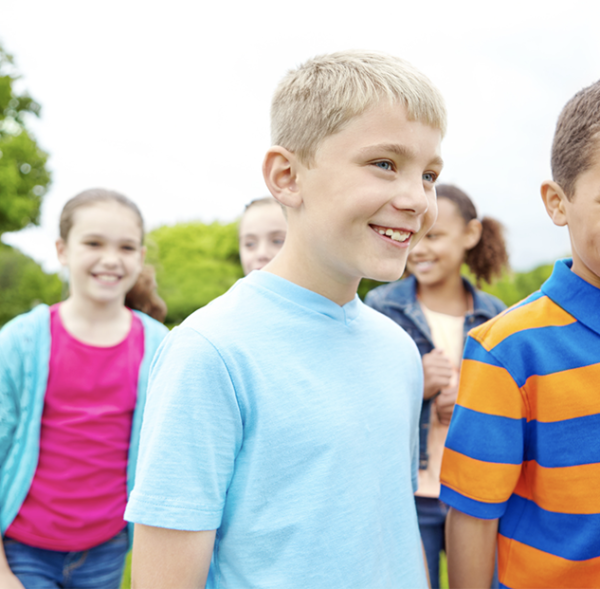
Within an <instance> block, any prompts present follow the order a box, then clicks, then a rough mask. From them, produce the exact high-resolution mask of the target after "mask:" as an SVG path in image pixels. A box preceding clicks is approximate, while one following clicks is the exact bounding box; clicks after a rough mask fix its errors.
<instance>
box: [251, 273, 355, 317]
mask: <svg viewBox="0 0 600 589" xmlns="http://www.w3.org/2000/svg"><path fill="white" fill-rule="evenodd" d="M244 280H245V281H246V282H247V283H249V284H252V285H255V286H259V287H262V288H266V289H268V290H270V291H272V292H274V293H276V294H278V295H279V296H281V297H283V298H285V299H288V300H289V301H291V302H293V303H295V304H297V305H301V306H303V307H305V308H307V309H310V310H311V311H314V312H316V313H320V314H321V315H326V316H327V317H330V318H331V319H334V320H335V321H340V322H342V323H345V324H348V323H350V322H352V321H354V319H356V317H358V314H359V313H360V308H361V305H362V303H361V301H360V298H359V297H358V295H355V296H354V298H353V299H352V300H351V301H350V302H349V303H346V304H345V305H342V306H340V305H338V304H337V303H334V302H333V301H332V300H331V299H328V298H327V297H324V296H323V295H320V294H318V293H316V292H314V291H312V290H309V289H307V288H304V287H303V286H299V285H298V284H294V283H293V282H290V281H289V280H286V279H285V278H282V277H281V276H277V275H276V274H273V273H271V272H263V271H262V270H254V271H253V272H250V274H248V276H246V278H244Z"/></svg>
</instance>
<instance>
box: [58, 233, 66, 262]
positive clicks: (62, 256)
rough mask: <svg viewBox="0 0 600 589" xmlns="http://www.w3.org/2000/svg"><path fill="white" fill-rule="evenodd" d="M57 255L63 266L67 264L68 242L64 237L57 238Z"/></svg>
mask: <svg viewBox="0 0 600 589" xmlns="http://www.w3.org/2000/svg"><path fill="white" fill-rule="evenodd" d="M56 257H57V258H58V261H59V262H60V263H61V264H62V265H63V266H66V265H67V244H66V243H65V240H64V239H63V238H62V237H59V238H58V239H57V240H56Z"/></svg>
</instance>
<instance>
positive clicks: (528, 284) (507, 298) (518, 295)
mask: <svg viewBox="0 0 600 589" xmlns="http://www.w3.org/2000/svg"><path fill="white" fill-rule="evenodd" d="M553 268H554V264H544V265H542V266H537V267H536V268H534V269H533V270H530V271H529V272H505V273H504V274H503V275H502V276H501V277H500V279H499V280H497V281H495V282H493V283H492V284H487V283H485V282H484V283H483V284H482V285H481V290H483V291H485V292H488V293H490V294H492V295H494V296H495V297H498V298H499V299H500V300H501V301H503V302H504V304H505V305H506V306H507V307H511V306H512V305H514V304H515V303H518V302H519V301H521V300H523V299H524V298H526V297H528V296H529V295H530V294H531V293H533V292H535V291H536V290H539V288H540V286H542V284H544V282H546V280H548V278H550V274H552V269H553ZM463 274H464V275H465V276H466V277H467V278H468V279H469V280H470V281H471V282H472V283H473V284H475V278H474V277H473V276H472V275H470V274H469V271H468V269H467V268H466V266H465V268H464V272H463Z"/></svg>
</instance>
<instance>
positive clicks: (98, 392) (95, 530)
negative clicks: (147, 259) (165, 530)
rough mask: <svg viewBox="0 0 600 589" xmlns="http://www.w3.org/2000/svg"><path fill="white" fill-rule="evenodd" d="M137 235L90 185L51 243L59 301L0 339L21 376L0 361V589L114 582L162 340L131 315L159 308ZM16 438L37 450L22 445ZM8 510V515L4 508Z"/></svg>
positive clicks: (130, 213)
mask: <svg viewBox="0 0 600 589" xmlns="http://www.w3.org/2000/svg"><path fill="white" fill-rule="evenodd" d="M143 238H144V229H143V221H142V217H141V214H140V212H139V210H138V208H137V206H136V205H135V204H134V203H133V202H131V201H130V200H129V199H127V198H126V197H124V196H122V195H120V194H118V193H116V192H111V191H106V190H101V189H95V190H88V191H85V192H83V193H81V194H79V195H78V196H76V197H75V198H73V199H71V200H70V201H69V202H67V204H66V205H65V207H64V209H63V212H62V215H61V219H60V238H59V239H58V241H57V243H56V248H57V253H58V258H59V260H60V262H61V263H62V264H63V265H64V266H65V267H67V268H68V270H69V286H70V294H69V297H68V298H67V300H66V301H64V302H63V303H61V304H59V305H54V306H53V307H51V308H50V309H48V308H47V307H46V308H42V309H40V307H38V308H36V309H34V311H32V312H30V313H28V314H26V315H23V316H21V317H18V318H16V319H15V320H13V321H12V322H11V323H9V324H7V326H5V328H3V330H2V332H0V336H1V337H0V353H1V354H2V355H3V356H4V357H9V355H11V354H12V355H13V356H14V357H15V358H17V361H18V360H19V359H21V358H23V361H22V362H23V366H21V367H20V368H19V369H18V370H16V374H17V375H18V374H25V375H26V376H25V377H24V378H22V379H20V380H19V378H15V377H12V378H11V370H12V371H14V370H15V367H14V363H13V362H10V363H9V362H7V363H6V364H10V366H6V365H3V364H2V363H1V362H0V387H3V388H5V389H8V388H12V389H14V390H13V391H9V394H8V395H7V396H8V397H10V393H11V392H13V393H14V395H13V396H14V398H16V402H17V404H19V405H20V407H19V410H18V411H15V416H16V417H15V418H14V427H12V428H10V427H7V428H6V431H7V432H8V433H9V434H10V435H9V436H5V435H3V434H4V431H2V430H0V434H2V435H0V439H1V440H4V439H5V438H7V439H8V442H5V443H4V444H3V445H0V489H2V490H4V489H7V491H6V492H5V493H4V496H0V499H3V500H4V501H3V502H4V503H5V505H6V506H7V507H6V508H4V507H3V508H0V509H2V510H3V512H2V513H0V516H1V517H0V521H1V522H2V524H3V525H2V532H3V542H2V544H0V586H1V587H3V588H6V589H8V588H12V587H15V588H22V587H25V588H26V589H29V588H31V589H34V588H38V587H40V588H41V587H44V588H50V587H56V588H58V587H77V588H83V587H89V588H91V587H97V588H99V589H100V588H102V589H110V588H112V587H114V588H115V589H117V588H118V587H119V586H120V581H121V575H122V570H123V565H124V558H125V555H126V553H127V550H128V548H129V537H128V530H127V526H126V522H125V521H124V520H123V513H124V511H125V505H126V502H127V496H128V490H129V489H131V488H132V486H133V477H134V471H135V461H136V459H137V440H138V434H139V427H140V424H141V414H142V409H143V403H144V401H145V388H146V380H147V374H148V368H149V364H150V360H151V357H152V355H153V354H154V351H155V350H156V348H157V346H158V344H159V342H160V340H161V339H162V337H163V336H164V335H165V333H166V328H165V327H164V326H163V325H161V324H159V323H158V322H156V321H154V320H153V319H151V318H150V317H148V316H147V315H144V314H143V313H140V312H133V311H132V310H131V308H138V309H139V308H144V309H148V310H150V312H152V313H153V314H154V315H155V316H157V317H158V318H160V319H161V320H162V319H164V315H165V313H166V307H165V306H164V303H163V302H162V301H161V300H160V299H159V298H158V296H157V295H156V293H155V292H154V291H155V287H156V283H155V281H154V276H153V273H152V271H150V270H148V269H146V270H144V271H143V262H144V256H145V247H144V246H143ZM142 271H143V274H142ZM140 275H142V276H141V278H140ZM138 278H140V280H139V281H138ZM136 283H137V284H136ZM134 286H135V287H134ZM128 293H129V298H128V300H127V303H128V305H129V307H127V306H126V305H125V297H126V295H128ZM32 333H33V334H34V336H33V337H32V335H31V334H32ZM15 349H19V350H20V351H21V353H20V354H15ZM35 355H38V356H39V362H38V363H37V364H36V366H35V367H36V368H38V365H39V366H41V368H39V370H38V371H39V372H41V371H43V370H47V378H46V382H45V390H44V387H41V395H40V394H37V395H36V392H35V390H36V389H39V388H40V387H34V386H32V385H31V384H30V383H31V381H33V380H35V379H34V378H33V377H30V378H27V376H29V372H30V369H29V368H28V365H27V358H30V360H29V361H30V364H31V363H32V362H31V356H35ZM36 362H37V360H36ZM15 381H18V384H15ZM5 383H6V384H5ZM3 394H4V391H3ZM35 406H38V407H39V412H38V417H37V419H36V418H35V417H32V416H33V415H34V414H35V413H36V412H35V411H34V410H33V411H32V410H31V407H35ZM9 417H10V415H9ZM33 421H35V422H36V423H34V424H33V425H32V422H33ZM7 422H8V424H9V426H10V422H11V420H10V418H9V419H7ZM25 431H28V432H34V434H35V435H37V436H38V437H39V443H38V444H36V445H34V444H31V438H32V434H31V433H28V434H27V435H25V434H23V432H25ZM27 446H29V450H27V451H23V450H20V449H19V448H21V447H27ZM19 452H20V454H19ZM15 456H18V457H19V458H17V459H15V458H14V457H15ZM16 460H18V461H19V468H20V474H21V475H22V474H23V473H24V471H28V470H30V471H31V472H30V473H28V474H30V476H15V475H14V474H13V475H12V476H11V474H10V473H9V471H10V468H11V463H13V462H15V461H16ZM19 481H21V482H19ZM23 481H26V482H25V483H24V482H23ZM10 505H16V506H17V509H14V508H13V511H16V513H7V511H8V510H10V507H9V506H10Z"/></svg>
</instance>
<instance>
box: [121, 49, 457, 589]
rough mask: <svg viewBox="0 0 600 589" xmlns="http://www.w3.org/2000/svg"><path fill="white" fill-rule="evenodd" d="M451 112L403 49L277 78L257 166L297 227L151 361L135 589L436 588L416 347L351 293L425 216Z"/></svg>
mask: <svg viewBox="0 0 600 589" xmlns="http://www.w3.org/2000/svg"><path fill="white" fill-rule="evenodd" d="M445 120H446V114H445V108H444V105H443V100H442V98H441V96H440V94H439V92H438V91H437V90H436V89H435V87H434V86H433V85H432V84H431V82H430V81H429V80H428V79H427V78H426V77H425V76H423V75H422V74H421V73H420V72H419V71H417V70H415V69H414V68H413V67H412V66H410V65H409V64H407V63H406V62H404V61H402V60H400V59H398V58H394V57H391V56H387V55H382V54H376V53H369V52H355V51H354V52H343V53H336V54H331V55H326V56H321V57H317V58H315V59H312V60H310V61H308V62H307V63H305V64H304V65H302V66H300V67H299V68H297V69H295V70H292V71H290V72H289V73H288V74H287V76H286V77H285V78H284V79H283V81H282V82H281V84H280V85H279V87H278V89H277V91H276V93H275V96H274V99H273V104H272V136H273V144H274V147H272V148H270V149H269V151H268V152H267V154H266V157H265V161H264V166H263V172H264V177H265V181H266V183H267V186H268V188H269V190H270V192H271V193H272V195H273V196H274V197H275V198H276V199H277V200H278V201H279V202H280V203H281V204H282V205H283V206H284V207H285V210H286V213H287V219H288V234H287V238H286V241H285V244H284V246H283V248H282V250H281V251H280V252H279V254H278V255H277V256H276V257H275V258H274V259H273V260H272V261H271V262H270V263H269V264H268V265H267V266H265V268H264V269H263V270H261V271H255V272H252V273H250V275H249V276H247V277H246V278H244V279H243V280H240V281H239V282H238V283H237V284H236V285H235V286H234V287H233V288H232V289H231V290H230V291H229V292H228V293H226V294H225V295H223V296H222V297H220V298H219V299H217V300H215V301H213V302H212V303H211V304H210V305H208V306H206V307H204V308H203V309H200V310H199V311H197V312H196V313H194V314H193V315H192V316H190V317H189V318H188V319H187V320H186V321H185V322H184V323H183V324H182V325H181V326H180V327H179V328H177V329H176V330H174V332H173V333H171V334H170V336H168V337H167V339H166V341H165V344H164V345H163V346H162V347H161V350H160V351H159V353H158V355H157V357H156V358H155V363H154V367H153V370H152V375H151V383H150V390H149V398H148V402H147V406H146V412H145V417H144V426H143V431H142V441H141V449H140V457H139V462H138V465H139V468H138V473H137V479H136V486H135V489H134V491H133V493H132V495H131V498H130V501H129V504H128V507H127V512H126V518H127V519H128V520H130V521H133V522H136V524H137V525H136V532H135V539H134V552H133V582H134V586H138V587H144V588H152V587H160V588H161V589H162V588H165V587H198V586H203V585H204V583H205V582H206V584H207V586H208V587H221V588H229V587H231V588H239V587H261V588H267V587H272V588H281V587H286V588H288V589H289V588H292V589H293V588H306V587H311V588H312V589H315V588H321V587H322V588H324V589H325V588H327V589H331V588H340V589H341V588H350V587H356V588H365V587H370V588H374V587H382V588H384V587H395V588H400V587H411V588H412V587H426V574H425V570H424V566H423V555H422V548H421V544H420V540H419V532H418V527H417V520H416V514H415V508H414V500H413V493H414V491H415V490H416V473H417V461H418V431H417V430H418V419H419V411H420V406H421V391H422V369H421V364H420V358H419V354H418V352H417V349H416V347H415V345H414V344H413V342H412V340H411V339H410V338H409V337H408V336H407V335H406V333H405V332H404V331H403V330H402V329H401V328H399V327H398V326H397V325H396V324H395V323H394V322H392V321H391V320H389V319H388V318H387V317H384V316H383V315H380V314H379V313H377V312H375V311H373V310H371V309H369V308H368V307H366V306H365V305H363V303H362V302H361V301H360V300H359V299H358V297H357V296H356V289H357V287H358V284H359V282H360V280H361V278H363V277H369V278H373V279H376V280H385V281H391V280H396V279H398V278H399V277H400V276H401V274H402V272H403V270H404V265H405V262H406V258H407V255H408V252H409V251H410V249H411V247H412V246H413V245H414V244H415V243H416V242H417V241H418V240H419V239H420V238H421V237H422V236H423V235H424V234H425V233H427V231H428V230H429V229H430V228H431V226H432V224H433V222H434V220H435V216H436V202H435V181H436V179H437V176H438V175H439V173H440V171H441V167H442V160H441V157H440V142H441V139H442V136H443V132H444V130H445ZM211 560H212V562H211ZM209 565H210V571H209ZM207 578H208V580H207V581H206V579H207Z"/></svg>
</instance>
